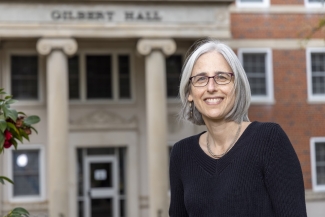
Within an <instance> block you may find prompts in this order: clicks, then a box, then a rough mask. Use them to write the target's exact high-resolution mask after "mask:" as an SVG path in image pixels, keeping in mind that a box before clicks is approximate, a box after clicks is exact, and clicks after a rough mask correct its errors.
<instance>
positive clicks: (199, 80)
mask: <svg viewBox="0 0 325 217" xmlns="http://www.w3.org/2000/svg"><path fill="white" fill-rule="evenodd" d="M210 78H213V80H214V81H215V82H216V83H217V84H228V83H229V82H230V81H231V75H230V74H228V73H218V74H216V75H215V76H213V77H208V76H205V75H197V76H194V77H192V80H191V81H192V84H193V85H194V86H205V85H207V84H208V82H209V80H210Z"/></svg>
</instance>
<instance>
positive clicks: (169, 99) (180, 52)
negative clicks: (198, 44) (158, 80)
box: [165, 50, 186, 103]
mask: <svg viewBox="0 0 325 217" xmlns="http://www.w3.org/2000/svg"><path fill="white" fill-rule="evenodd" d="M185 54H186V52H185V50H177V51H176V52H175V53H173V54H172V55H170V56H173V55H180V56H182V61H183V62H182V67H183V66H184V63H185V61H186V59H185V58H186V55H185ZM168 57H169V56H168ZM168 57H165V62H166V59H167V58H168ZM180 73H181V75H182V71H181V72H180ZM166 79H167V68H166ZM180 79H181V77H180ZM179 82H181V81H180V80H179ZM167 85H168V84H167V82H166V98H167V102H168V103H179V96H176V97H168V95H167Z"/></svg>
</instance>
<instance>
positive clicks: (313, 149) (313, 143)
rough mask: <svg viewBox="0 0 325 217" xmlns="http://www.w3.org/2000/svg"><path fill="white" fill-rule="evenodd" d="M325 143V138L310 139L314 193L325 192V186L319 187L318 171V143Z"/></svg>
mask: <svg viewBox="0 0 325 217" xmlns="http://www.w3.org/2000/svg"><path fill="white" fill-rule="evenodd" d="M317 142H325V137H312V138H310V161H311V182H312V188H313V191H315V192H319V191H325V184H323V185H317V171H316V143H317Z"/></svg>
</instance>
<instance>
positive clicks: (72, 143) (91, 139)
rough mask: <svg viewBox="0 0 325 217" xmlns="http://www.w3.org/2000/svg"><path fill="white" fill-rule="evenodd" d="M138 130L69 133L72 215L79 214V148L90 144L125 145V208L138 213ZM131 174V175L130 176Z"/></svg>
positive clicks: (129, 214)
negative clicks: (77, 151)
mask: <svg viewBox="0 0 325 217" xmlns="http://www.w3.org/2000/svg"><path fill="white" fill-rule="evenodd" d="M137 141H138V136H137V132H136V131H108V132H107V131H105V132H84V131H78V132H70V134H69V171H70V173H69V177H68V179H69V183H70V186H71V187H70V188H69V207H70V208H69V215H68V216H69V217H77V216H78V214H77V209H78V206H77V201H78V196H77V195H78V193H77V192H78V180H77V175H76V174H77V171H76V168H77V161H76V159H77V153H76V149H77V148H91V147H107V148H108V147H114V148H119V147H126V148H127V150H126V162H125V189H126V193H125V199H126V204H125V212H126V216H132V217H138V216H139V214H140V206H139V193H140V190H139V184H140V182H139V162H140V161H139V159H138V156H139V155H138V150H139V146H138V144H137ZM129 177H130V178H129Z"/></svg>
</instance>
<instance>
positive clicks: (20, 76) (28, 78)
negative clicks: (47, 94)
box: [11, 55, 38, 99]
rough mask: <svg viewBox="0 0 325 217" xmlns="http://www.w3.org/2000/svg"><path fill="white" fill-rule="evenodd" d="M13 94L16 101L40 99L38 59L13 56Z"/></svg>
mask: <svg viewBox="0 0 325 217" xmlns="http://www.w3.org/2000/svg"><path fill="white" fill-rule="evenodd" d="M11 93H12V95H13V96H14V98H15V99H38V57H37V56H36V55H31V56H19V55H13V56H11Z"/></svg>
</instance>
